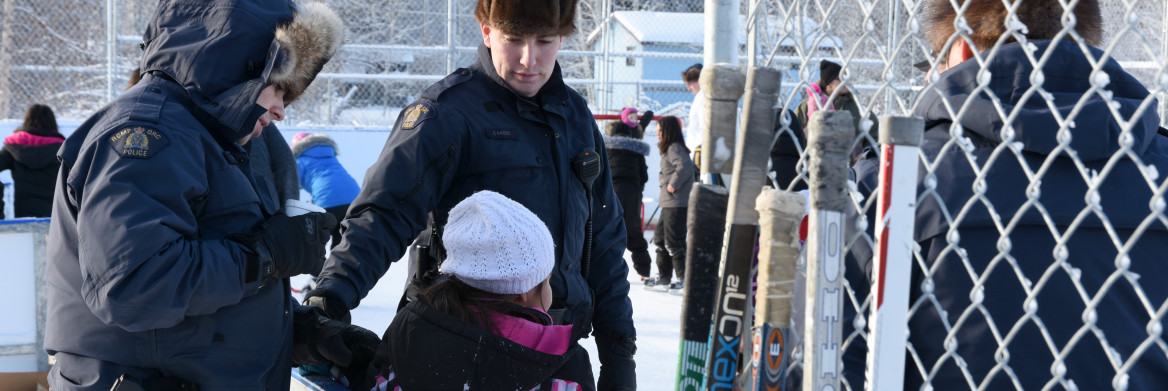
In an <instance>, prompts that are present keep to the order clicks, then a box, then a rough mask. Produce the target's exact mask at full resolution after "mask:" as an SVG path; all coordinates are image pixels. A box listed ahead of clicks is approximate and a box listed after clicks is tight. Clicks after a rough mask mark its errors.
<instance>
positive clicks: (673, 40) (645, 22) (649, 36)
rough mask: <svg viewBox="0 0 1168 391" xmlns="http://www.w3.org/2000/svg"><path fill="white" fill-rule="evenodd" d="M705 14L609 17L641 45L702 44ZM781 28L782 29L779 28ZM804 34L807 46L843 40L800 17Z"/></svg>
mask: <svg viewBox="0 0 1168 391" xmlns="http://www.w3.org/2000/svg"><path fill="white" fill-rule="evenodd" d="M705 18H706V16H705V14H702V13H696V12H656V11H616V12H613V13H612V20H613V21H614V22H616V23H618V24H620V25H621V26H622V27H624V28H625V30H628V31H629V33H630V34H631V35H632V36H633V38H634V39H636V40H637V41H638V42H641V43H642V44H653V43H659V44H660V43H664V44H688V45H697V46H702V45H703V44H704V43H705V33H706V31H705V21H706V20H705ZM745 24H746V18H745V17H744V16H742V15H739V16H738V26H739V27H740V28H739V29H738V34H737V35H738V44H739V45H745V44H746V28H744V27H742V26H744V25H745ZM768 27H769V30H771V31H774V32H775V33H771V34H772V35H773V34H776V33H777V32H778V31H783V32H784V33H783V34H789V32H790V31H793V30H794V28H793V26H791V25H790V24H789V23H786V21H785V20H784V21H778V23H776V22H772V23H770V24H769V26H768ZM780 29H781V30H780ZM803 31H804V32H805V34H804V36H805V37H807V38H806V41H807V46H813V45H816V41H817V39H816V38H823V39H819V40H818V46H819V47H820V48H834V47H842V46H843V41H841V40H840V39H839V38H838V37H836V36H833V35H826V36H823V37H817V35H822V34H823V33H821V32H820V29H819V23H816V22H815V21H813V20H811V19H809V18H803ZM603 32H604V25H603V24H601V25H600V26H597V28H596V29H595V30H592V32H591V33H589V34H588V39H587V40H586V44H587V45H589V46H591V45H592V44H593V43H594V42H595V41H596V39H598V38H600V35H601V34H602V33H603ZM793 44H794V41H793V37H790V36H788V37H785V38H784V39H783V42H782V45H787V46H793Z"/></svg>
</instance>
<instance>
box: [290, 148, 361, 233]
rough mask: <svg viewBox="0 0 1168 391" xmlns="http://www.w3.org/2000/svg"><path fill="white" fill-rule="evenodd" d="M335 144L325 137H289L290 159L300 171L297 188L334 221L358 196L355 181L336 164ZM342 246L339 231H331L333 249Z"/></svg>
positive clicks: (359, 188)
mask: <svg viewBox="0 0 1168 391" xmlns="http://www.w3.org/2000/svg"><path fill="white" fill-rule="evenodd" d="M339 154H340V151H339V150H338V148H337V143H336V142H334V141H333V139H332V137H329V136H328V135H327V134H324V133H315V134H309V133H297V134H296V135H295V136H292V156H294V157H295V158H296V166H297V167H298V168H299V174H300V175H299V176H300V187H301V188H303V189H304V190H305V191H308V194H311V195H312V203H313V204H316V206H319V207H321V208H324V210H325V211H327V212H329V214H331V215H333V216H334V217H336V218H337V221H340V220H341V219H344V218H345V211H347V210H349V204H351V203H352V202H353V199H354V198H357V193H360V192H361V186H360V185H358V184H357V180H355V179H353V176H352V175H349V172H348V171H345V167H344V166H342V165H341V162H340V161H338V160H337V155H339ZM340 243H341V227H340V226H337V227H336V228H333V232H332V244H331V246H332V247H336V246H337V245H338V244H340Z"/></svg>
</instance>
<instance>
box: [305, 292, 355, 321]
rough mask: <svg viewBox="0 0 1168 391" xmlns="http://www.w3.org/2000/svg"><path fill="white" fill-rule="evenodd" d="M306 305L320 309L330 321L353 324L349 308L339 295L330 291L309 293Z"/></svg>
mask: <svg viewBox="0 0 1168 391" xmlns="http://www.w3.org/2000/svg"><path fill="white" fill-rule="evenodd" d="M304 305H310V306H313V307H317V308H320V309H321V310H323V311H324V314H325V316H327V317H328V318H329V319H332V320H338V321H341V322H345V323H352V321H351V318H350V317H349V306H347V305H345V302H344V301H342V300H341V297H340V296H339V295H337V294H336V293H333V292H332V291H330V290H327V289H322V288H317V289H313V290H311V291H308V295H306V297H305V298H304Z"/></svg>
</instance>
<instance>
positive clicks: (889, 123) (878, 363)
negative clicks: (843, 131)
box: [865, 117, 925, 391]
mask: <svg viewBox="0 0 1168 391" xmlns="http://www.w3.org/2000/svg"><path fill="white" fill-rule="evenodd" d="M924 126H925V122H924V120H922V119H919V118H908V117H882V118H881V119H880V130H881V132H880V144H881V145H882V147H881V151H882V152H881V153H880V193H879V196H878V197H877V205H878V209H877V210H876V249H877V250H876V251H877V253H876V265H875V267H874V268H873V270H872V274H873V276H872V280H873V281H874V282H875V284H876V286H875V289H874V290H873V292H874V293H875V294H876V300H875V303H874V305H873V306H872V313H871V315H870V317H869V321H868V325H869V327H871V330H870V331H869V333H868V359H867V360H868V365H867V366H866V367H867V369H866V372H865V377H866V378H867V383H868V384H869V385H870V387H871V388H870V389H871V390H878V391H879V390H902V389H904V355H905V345H906V343H907V339H908V336H907V334H906V332H907V331H908V324H907V321H908V320H907V314H908V301H909V297H908V293H909V292H908V287H909V280H910V278H911V277H912V256H913V248H914V245H915V242H914V241H913V228H914V224H915V220H916V202H917V165H918V164H919V162H920V157H919V155H918V154H919V150H920V148H919V146H920V145H921V137H922V135H923V133H924Z"/></svg>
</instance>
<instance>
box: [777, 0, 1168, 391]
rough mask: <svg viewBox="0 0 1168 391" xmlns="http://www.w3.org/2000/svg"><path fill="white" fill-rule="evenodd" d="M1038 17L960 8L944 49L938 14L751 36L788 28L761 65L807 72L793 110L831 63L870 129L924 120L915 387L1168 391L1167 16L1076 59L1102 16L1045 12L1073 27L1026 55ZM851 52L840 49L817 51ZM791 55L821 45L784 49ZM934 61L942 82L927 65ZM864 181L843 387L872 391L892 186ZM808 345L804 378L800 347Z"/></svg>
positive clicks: (788, 121) (835, 8)
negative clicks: (872, 349) (879, 215)
mask: <svg viewBox="0 0 1168 391" xmlns="http://www.w3.org/2000/svg"><path fill="white" fill-rule="evenodd" d="M1027 2H1030V3H1038V2H1039V0H1022V1H1003V2H998V1H990V0H987V1H981V2H980V4H979V5H980V6H985V5H986V4H989V3H992V4H996V5H997V6H998V8H1002V10H1001V12H999V13H989V14H987V12H986V10H985V9H984V8H985V7H979V5H966V6H963V3H971V2H960V1H954V2H949V1H940V2H938V3H940V4H942V5H943V6H946V7H949V8H950V9H952V8H954V7H956V8H957V10H956V12H955V14H956V16H955V17H953V18H951V19H944V20H946V21H945V22H942V23H948V24H949V27H950V30H951V31H955V33H951V34H945V35H946V36H945V37H942V41H940V42H939V43H940V45H938V42H937V41H932V40H930V37H929V36H928V34H926V31H925V30H924V28H925V27H927V26H929V25H930V22H932V21H931V20H929V19H927V17H928V16H929V15H931V14H932V13H931V11H930V10H929V9H927V7H926V2H925V1H896V0H890V1H879V0H878V1H860V0H838V1H832V0H820V1H787V0H778V1H775V0H769V1H763V2H762V5H761V6H760V11H759V12H760V14H765V15H767V16H768V17H759V18H755V19H754V20H755V21H757V22H758V23H771V25H770V26H768V27H767V28H761V29H760V30H762V31H769V32H772V33H771V34H767V35H765V37H760V41H765V42H770V44H771V47H772V49H771V50H770V51H769V52H765V51H763V53H762V55H761V56H760V57H757V58H756V59H755V61H757V63H758V64H759V65H765V66H771V67H779V68H781V69H790V70H791V71H792V72H797V74H798V75H797V77H792V78H790V79H789V80H784V82H788V81H790V82H792V83H791V85H784V86H783V91H784V93H783V95H782V96H781V97H780V106H782V107H787V108H792V107H796V106H797V105H799V104H800V103H801V102H804V101H805V100H807V99H808V96H809V94H810V92H809V89H814V88H816V87H817V86H815V84H816V83H817V80H818V79H819V75H818V73H819V72H818V71H819V69H820V60H830V61H834V62H836V63H839V64H840V65H842V73H841V79H842V86H844V87H847V89H848V90H850V92H851V96H852V97H853V98H854V102H855V103H854V105H855V106H856V107H858V112H859V114H860V116H861V117H862V118H869V119H873V120H874V119H875V117H874V115H895V116H918V117H920V116H923V117H924V119H925V120H926V124H927V125H926V129H927V130H928V132H926V135H925V139H924V144H923V145H922V152H921V155H920V163H921V167H922V171H921V173H920V180H919V182H918V184H917V185H918V186H919V188H918V192H919V193H918V202H917V203H916V207H917V212H916V225H917V226H916V229H915V231H914V236H913V238H914V240H915V241H916V247H915V248H914V249H912V250H913V274H912V276H911V277H910V276H904V278H906V279H908V281H910V287H909V288H908V289H909V291H910V292H911V301H910V303H908V304H909V308H908V316H907V319H906V321H907V322H908V334H909V339H908V345H907V346H905V347H903V348H905V349H906V350H907V359H906V365H905V370H904V373H903V378H904V381H905V384H906V389H922V390H932V389H946V390H949V389H1066V390H1076V389H1155V388H1160V387H1163V385H1164V384H1168V383H1164V381H1165V379H1164V378H1163V376H1164V374H1165V370H1166V368H1168V364H1166V363H1168V344H1165V342H1164V340H1163V337H1162V335H1161V333H1162V329H1163V325H1164V321H1165V320H1164V314H1165V312H1166V309H1168V291H1166V290H1165V288H1164V287H1162V285H1163V284H1164V283H1165V281H1164V279H1163V278H1162V277H1161V276H1162V275H1163V272H1162V271H1159V267H1158V266H1159V263H1160V262H1161V261H1162V260H1163V259H1166V258H1165V256H1164V254H1165V250H1168V242H1166V241H1165V237H1166V235H1165V233H1166V232H1168V215H1166V214H1165V213H1164V208H1165V203H1166V202H1168V201H1166V198H1165V194H1166V189H1168V181H1165V179H1164V178H1163V176H1162V175H1163V174H1162V172H1163V170H1164V168H1165V163H1166V161H1165V159H1164V153H1165V151H1166V149H1165V145H1166V143H1165V141H1166V140H1168V138H1166V137H1168V132H1165V131H1164V130H1163V129H1162V128H1160V129H1157V128H1158V127H1159V126H1162V124H1163V123H1164V115H1163V114H1164V112H1165V107H1166V106H1165V101H1166V98H1168V61H1166V60H1165V59H1166V58H1168V27H1166V26H1168V4H1165V3H1164V2H1140V1H1105V2H1100V3H1101V4H1100V5H1101V8H1102V9H1101V13H1102V33H1103V34H1102V40H1101V43H1100V44H1098V45H1096V46H1097V48H1098V50H1095V49H1090V48H1088V47H1087V46H1085V45H1082V44H1080V43H1079V42H1081V41H1090V38H1089V37H1086V35H1088V34H1085V33H1082V32H1081V31H1083V30H1084V29H1085V30H1090V29H1091V22H1090V21H1089V20H1088V18H1085V17H1083V15H1076V14H1073V13H1071V12H1065V11H1064V10H1065V9H1067V8H1066V7H1070V6H1072V5H1074V4H1079V3H1083V2H1076V1H1065V2H1064V1H1042V3H1045V4H1046V6H1045V7H1044V8H1043V10H1042V12H1043V13H1047V14H1049V15H1054V20H1055V21H1056V26H1055V27H1056V28H1055V31H1057V34H1053V37H1054V40H1053V41H1052V43H1048V42H1046V41H1044V40H1038V39H1027V37H1026V36H1027V35H1028V34H1031V33H1034V34H1036V35H1038V34H1047V33H1046V32H1045V31H1044V30H1047V29H1049V27H1050V26H1048V25H1042V24H1040V23H1035V22H1033V21H1034V20H1040V19H1042V18H1040V17H1038V16H1036V14H1035V11H1033V10H1032V9H1027V8H1025V7H1020V6H1018V4H1019V3H1027ZM1003 4H1005V6H1003ZM1026 21H1030V22H1026ZM986 25H991V26H1000V28H1001V30H1000V32H1005V34H1004V38H1002V39H1001V40H999V41H992V42H990V44H988V45H986V44H983V46H979V47H978V49H977V50H973V51H972V52H973V53H972V54H973V58H971V59H969V60H967V61H966V62H965V63H961V67H960V68H956V67H954V68H949V66H950V65H954V64H953V63H951V62H950V60H951V59H952V58H951V57H949V55H951V51H952V50H954V49H953V48H954V47H957V45H958V44H957V42H958V41H967V42H972V41H975V40H977V39H978V37H977V35H978V34H980V31H983V30H982V29H984V28H985V26H986ZM801 26H804V27H801ZM1075 26H1079V27H1080V29H1079V30H1076V29H1075V28H1074V27H1075ZM837 38H838V39H840V40H842V44H841V45H839V46H832V45H826V46H827V48H824V47H822V46H819V45H818V44H822V43H827V42H832V41H833V40H835V39H837ZM783 41H793V42H810V43H815V44H817V45H816V46H812V45H810V44H805V45H803V46H801V47H794V48H787V47H784V46H783V45H780V44H776V42H783ZM1014 41H1017V42H1019V43H1013V42H1014ZM764 44H765V43H764ZM812 48H814V50H813V49H812ZM823 49H827V50H826V52H825V51H824V50H823ZM979 52H980V53H979ZM921 61H927V62H926V64H928V67H931V68H935V69H933V70H932V71H931V72H928V73H926V72H925V71H922V70H919V69H917V68H916V67H914V64H917V63H918V62H921ZM1109 61H1115V62H1117V63H1118V65H1119V66H1122V68H1123V70H1125V71H1126V72H1124V71H1121V70H1118V69H1119V68H1117V67H1114V66H1113V65H1112V64H1109ZM938 71H943V72H938ZM1126 74H1130V75H1131V78H1127V76H1125V75H1126ZM938 79H939V80H938ZM930 80H934V81H937V83H936V84H930V83H929V81H930ZM836 89H837V90H838V88H836ZM1145 89H1146V91H1145ZM826 94H832V91H826ZM841 94H842V92H836V93H835V94H834V95H833V98H838V97H839V96H840V95H841ZM833 102H836V103H837V106H836V107H835V108H836V109H843V108H842V107H840V106H839V102H840V101H838V100H833ZM844 104H847V103H844ZM799 113H800V114H798V115H804V114H802V112H799ZM1157 113H1159V115H1157ZM781 121H782V127H781V129H782V131H783V132H785V133H786V134H787V135H790V137H791V138H792V139H796V137H795V133H798V132H802V128H801V127H800V126H797V125H801V123H802V122H805V121H806V118H805V117H803V118H799V117H798V116H797V115H796V114H795V112H791V113H788V114H787V115H784V116H782V120H781ZM870 125H874V123H869V122H867V121H861V122H859V128H860V129H861V138H865V139H867V141H868V142H875V141H876V139H877V133H878V132H880V131H883V130H881V129H878V128H876V127H869V126H870ZM800 136H801V134H800ZM800 139H801V138H800ZM857 141H858V142H859V141H861V140H857ZM798 148H799V149H800V150H802V148H804V146H803V145H798ZM869 156H870V157H873V158H874V157H875V156H873V155H869ZM806 164H807V161H806V155H805V154H804V158H803V160H802V161H801V162H800V163H799V165H798V166H797V167H796V168H795V169H796V170H797V172H798V173H799V175H800V176H802V179H803V180H806V179H807V178H806V175H807V174H806V172H807V170H806V169H805V167H804V165H806ZM865 164H866V161H865V160H860V161H858V162H857V163H856V166H855V168H854V169H855V171H854V172H855V173H856V174H857V175H858V178H856V180H857V182H858V183H856V188H854V189H853V193H854V194H853V196H854V197H853V200H854V204H853V208H854V209H856V210H858V211H859V213H858V215H857V216H856V220H855V224H856V227H857V228H858V229H857V230H856V231H857V232H858V233H857V234H856V235H855V236H853V237H851V242H850V244H849V250H850V251H851V253H852V254H853V255H857V256H856V258H858V259H857V260H856V262H852V263H848V264H847V267H849V268H853V270H852V271H853V272H856V271H855V270H854V269H855V268H859V269H861V270H859V271H858V273H859V274H853V275H851V276H850V277H849V282H850V284H849V286H848V294H847V295H845V297H847V298H848V300H845V302H846V303H848V304H845V306H847V307H848V308H846V310H845V311H844V313H845V314H846V317H845V319H843V323H844V324H845V325H846V326H845V330H849V331H850V333H846V334H845V335H844V339H843V341H844V342H843V344H844V345H843V347H842V349H841V352H844V354H843V355H842V357H841V362H840V363H841V365H842V366H843V368H844V370H845V375H846V377H847V379H846V380H847V381H844V382H843V384H842V386H843V388H845V389H862V388H863V387H865V380H864V373H863V368H864V366H865V365H864V352H865V351H866V350H867V345H868V342H869V341H868V338H869V332H870V326H869V325H868V324H867V321H868V319H869V315H870V314H869V313H870V311H872V308H873V307H874V306H875V304H874V303H875V302H876V299H875V297H876V293H875V292H874V291H873V292H869V288H871V286H870V285H869V284H870V283H869V281H868V277H869V275H868V273H870V272H871V271H872V270H871V268H872V267H878V265H876V264H874V263H872V262H871V261H870V260H868V259H866V257H867V256H868V255H867V254H869V250H868V249H873V248H877V246H878V245H879V243H877V241H876V239H875V238H874V236H873V235H872V234H871V233H870V232H871V227H874V226H876V221H875V217H874V216H875V213H874V211H875V209H876V207H877V206H876V201H877V194H878V193H880V192H881V191H883V189H882V187H880V186H883V185H878V184H877V183H875V182H867V183H866V182H865V180H869V181H875V179H876V178H875V172H876V171H877V170H878V168H876V167H871V166H869V167H867V168H865V167H864V165H865ZM776 169H784V167H776ZM785 169H791V168H789V167H785ZM865 174H871V175H865ZM798 182H800V181H799V180H796V181H793V182H792V183H791V184H790V185H789V188H791V189H797V188H798V187H799V185H798ZM865 232H868V233H865ZM808 311H810V309H808ZM800 322H801V320H800ZM797 323H798V322H797ZM799 331H802V330H799ZM794 346H796V348H795V349H796V352H795V361H794V363H793V366H794V367H793V368H792V369H791V370H792V373H799V372H801V370H802V368H801V362H800V361H799V360H801V359H802V358H803V352H802V351H801V349H802V348H801V346H802V345H801V343H795V344H794ZM897 375H898V376H900V374H897ZM808 376H810V375H808Z"/></svg>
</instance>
